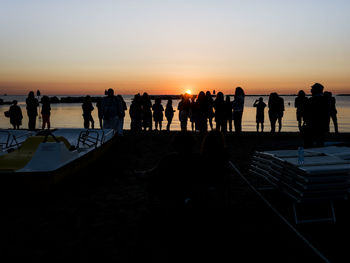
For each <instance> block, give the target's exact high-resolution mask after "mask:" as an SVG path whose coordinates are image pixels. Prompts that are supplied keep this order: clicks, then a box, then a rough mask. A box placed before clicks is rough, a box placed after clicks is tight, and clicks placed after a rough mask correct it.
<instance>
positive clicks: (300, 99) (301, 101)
mask: <svg viewBox="0 0 350 263" xmlns="http://www.w3.org/2000/svg"><path fill="white" fill-rule="evenodd" d="M306 103H307V97H306V95H305V92H304V91H303V90H299V92H298V96H297V97H296V98H295V100H294V107H295V108H296V109H297V112H296V114H297V121H298V128H299V131H301V127H302V125H303V122H304V115H305V107H306Z"/></svg>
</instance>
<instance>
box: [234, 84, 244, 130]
mask: <svg viewBox="0 0 350 263" xmlns="http://www.w3.org/2000/svg"><path fill="white" fill-rule="evenodd" d="M244 96H245V94H244V91H243V89H242V88H241V87H237V88H236V91H235V99H234V100H233V103H232V106H233V123H234V125H235V132H236V133H241V132H242V116H243V109H244Z"/></svg>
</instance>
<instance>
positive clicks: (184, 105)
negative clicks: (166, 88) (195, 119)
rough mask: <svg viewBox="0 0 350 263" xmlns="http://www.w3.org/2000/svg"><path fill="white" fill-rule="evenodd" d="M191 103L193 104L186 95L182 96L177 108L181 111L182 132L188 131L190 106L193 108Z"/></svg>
mask: <svg viewBox="0 0 350 263" xmlns="http://www.w3.org/2000/svg"><path fill="white" fill-rule="evenodd" d="M190 103H191V102H190V100H189V98H188V97H187V96H186V94H185V95H182V96H181V101H180V102H179V104H178V106H177V109H178V110H179V121H180V126H181V131H186V130H187V120H188V116H189V111H190V106H191V105H190Z"/></svg>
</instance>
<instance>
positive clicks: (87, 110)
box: [81, 95, 95, 129]
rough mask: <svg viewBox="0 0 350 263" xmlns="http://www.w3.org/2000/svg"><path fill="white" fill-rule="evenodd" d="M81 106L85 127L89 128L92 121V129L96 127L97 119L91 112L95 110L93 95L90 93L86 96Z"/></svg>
mask: <svg viewBox="0 0 350 263" xmlns="http://www.w3.org/2000/svg"><path fill="white" fill-rule="evenodd" d="M81 107H82V109H83V119H84V128H85V129H89V128H90V122H91V129H94V124H95V121H94V118H92V115H91V112H92V111H93V110H94V106H92V102H91V97H90V96H89V95H87V96H86V97H85V98H84V102H83V104H82V105H81Z"/></svg>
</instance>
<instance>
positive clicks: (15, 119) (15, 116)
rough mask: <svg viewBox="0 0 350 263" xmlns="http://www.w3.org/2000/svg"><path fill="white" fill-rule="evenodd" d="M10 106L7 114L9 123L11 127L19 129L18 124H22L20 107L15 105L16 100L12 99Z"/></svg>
mask: <svg viewBox="0 0 350 263" xmlns="http://www.w3.org/2000/svg"><path fill="white" fill-rule="evenodd" d="M12 104H13V105H12V106H11V107H10V109H9V115H10V123H11V124H12V126H13V129H15V130H16V129H19V126H21V125H22V119H23V115H22V110H21V108H20V107H19V106H18V105H17V100H14V101H13V102H12Z"/></svg>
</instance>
